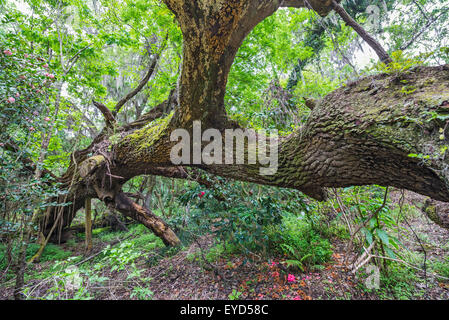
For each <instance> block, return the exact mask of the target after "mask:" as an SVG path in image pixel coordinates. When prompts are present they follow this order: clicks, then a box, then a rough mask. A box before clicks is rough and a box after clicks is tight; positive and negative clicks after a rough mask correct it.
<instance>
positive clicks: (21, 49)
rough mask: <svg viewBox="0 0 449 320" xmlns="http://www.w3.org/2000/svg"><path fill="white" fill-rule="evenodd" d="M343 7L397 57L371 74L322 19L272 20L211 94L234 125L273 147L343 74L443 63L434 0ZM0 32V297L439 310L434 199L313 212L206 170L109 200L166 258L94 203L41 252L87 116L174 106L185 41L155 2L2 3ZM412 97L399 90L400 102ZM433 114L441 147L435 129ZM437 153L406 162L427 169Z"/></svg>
mask: <svg viewBox="0 0 449 320" xmlns="http://www.w3.org/2000/svg"><path fill="white" fill-rule="evenodd" d="M341 5H342V6H343V7H344V8H345V9H346V11H347V12H348V14H349V15H350V16H352V17H353V18H355V19H356V20H357V22H358V23H359V24H360V25H362V26H363V27H364V28H365V30H367V31H368V32H369V33H370V34H371V35H373V36H374V37H375V38H376V39H377V40H378V41H379V42H380V43H381V44H382V46H383V47H384V48H385V49H386V50H387V51H388V53H389V55H390V57H391V58H392V60H393V62H392V63H391V64H389V65H386V64H383V63H379V61H378V57H377V56H376V55H375V53H374V52H373V51H372V49H371V48H370V47H369V46H368V45H367V44H366V43H365V42H364V41H363V40H362V39H361V38H360V37H359V36H358V34H357V33H356V32H355V31H354V30H353V28H351V27H349V26H347V25H346V24H345V23H344V22H343V21H342V20H341V19H340V17H339V16H338V15H337V14H336V13H335V12H331V13H330V14H329V15H327V16H326V17H320V16H319V15H318V14H317V13H316V12H314V11H313V10H308V9H305V8H302V9H299V8H282V9H279V10H278V11H277V12H276V13H275V14H273V15H272V16H269V17H268V18H266V19H265V20H264V21H263V22H261V23H260V24H259V25H258V26H256V28H255V29H254V30H253V31H252V32H251V33H250V34H249V36H248V37H247V38H246V39H245V41H244V42H243V45H242V46H241V47H240V49H239V51H238V53H237V56H236V60H235V62H234V64H233V66H232V69H231V72H230V75H229V79H228V83H227V91H226V96H225V105H226V111H227V112H228V114H229V115H230V117H231V118H232V119H233V120H234V121H236V122H238V123H239V124H241V125H242V126H243V127H251V128H256V129H276V130H278V131H279V135H281V136H287V135H289V134H291V133H292V132H294V130H296V129H297V128H298V127H300V126H301V125H303V124H304V123H306V121H307V119H308V117H309V115H310V112H311V105H313V104H314V103H315V102H314V101H319V100H320V99H322V98H323V97H325V96H326V95H327V94H329V93H331V92H332V91H334V90H335V89H337V88H340V87H342V86H345V85H346V84H348V83H350V82H352V81H355V80H356V79H359V78H361V77H364V76H368V75H375V74H381V73H390V74H391V73H395V72H406V71H408V70H412V69H413V68H415V67H418V66H438V65H445V64H449V37H448V32H449V24H448V21H449V20H448V18H449V10H448V6H447V5H448V3H447V1H443V0H417V1H410V0H385V1H383V0H380V1H374V2H373V1H355V0H354V1H353V0H347V1H342V3H341ZM0 20H1V22H0V49H1V52H0V68H1V69H0V121H1V123H0V126H1V130H0V206H1V213H0V241H1V242H0V296H1V298H2V299H10V298H12V297H15V298H16V299H180V298H182V299H189V298H196V299H295V300H304V299H448V298H449V291H448V290H449V282H448V280H449V252H448V251H449V235H448V233H447V230H446V229H444V227H447V226H449V223H447V222H445V221H440V223H439V225H438V224H435V223H434V221H432V220H435V219H431V218H429V216H430V217H431V216H432V212H435V211H439V212H444V213H446V215H447V210H448V209H447V208H446V206H445V204H443V203H437V202H430V200H429V199H428V198H426V197H424V196H421V195H417V194H415V193H412V192H409V191H405V190H400V189H397V188H391V187H390V188H386V187H381V186H376V185H374V186H356V187H348V188H342V189H330V190H329V198H328V199H327V200H326V201H324V202H318V201H316V200H313V199H311V198H309V197H307V196H305V195H304V194H302V193H301V192H299V191H296V190H292V189H284V188H278V187H268V186H261V185H257V184H253V183H248V182H239V181H234V180H231V179H225V178H220V177H217V176H214V175H212V174H210V173H206V172H202V171H200V172H199V173H198V172H197V171H195V175H196V176H194V177H192V176H191V177H188V178H187V179H175V178H168V177H161V176H156V175H145V176H139V177H135V178H133V179H131V180H129V181H128V182H127V183H126V184H125V185H124V186H123V192H124V193H126V195H127V196H128V197H130V198H132V199H133V200H134V201H135V202H136V203H138V204H139V205H141V206H142V207H145V208H148V209H149V210H151V211H152V212H153V213H154V214H155V215H156V216H158V217H161V218H163V219H164V220H165V221H166V222H167V223H168V225H170V226H171V227H172V229H173V230H174V231H175V233H176V234H177V236H178V237H179V239H180V241H181V244H180V245H178V246H176V247H166V246H165V245H164V243H163V242H162V240H161V239H159V238H158V237H156V236H155V235H154V234H153V233H151V231H149V230H148V229H147V228H145V227H144V226H143V225H140V224H136V223H135V221H134V220H132V219H130V218H129V217H126V216H124V215H122V214H121V213H120V212H118V211H117V210H115V209H114V208H112V207H110V206H107V205H106V204H105V203H104V202H102V201H99V200H96V199H95V200H92V204H91V206H92V207H91V213H89V214H88V215H86V214H85V212H86V210H85V209H81V210H79V212H78V215H77V216H76V217H75V219H74V220H73V221H72V223H71V226H70V228H69V229H70V230H69V232H65V233H64V234H62V233H58V227H57V225H55V226H56V229H55V230H54V236H53V238H52V239H51V242H52V243H49V244H47V245H46V246H45V249H43V248H44V246H42V241H43V239H42V236H41V235H40V234H39V232H38V231H39V228H38V217H39V215H42V214H43V213H45V212H46V210H49V208H51V207H54V206H57V207H61V208H63V207H65V206H70V205H71V203H70V202H69V201H67V202H62V203H61V202H51V201H49V199H54V198H61V197H62V198H64V197H65V195H66V193H64V191H61V190H62V189H61V188H59V187H58V183H55V181H57V177H59V176H61V175H62V174H64V172H66V170H67V168H68V167H69V165H70V161H71V155H72V153H73V152H74V151H76V150H81V149H83V148H86V147H88V146H89V145H90V144H91V143H92V141H93V140H94V139H95V138H96V137H97V136H98V135H99V134H101V133H102V132H103V130H104V128H105V127H107V124H106V125H105V119H104V112H102V111H101V108H102V107H101V106H103V107H106V108H107V109H108V110H110V111H111V112H113V111H114V110H117V109H119V112H117V113H116V114H114V117H115V119H116V121H117V122H118V124H120V125H123V126H125V125H126V124H130V123H133V122H134V121H136V120H138V119H140V118H141V117H142V116H144V115H145V114H147V113H148V112H150V111H151V110H153V108H155V106H160V105H161V103H163V102H164V101H166V100H167V99H168V100H169V101H170V99H171V98H172V95H173V91H172V88H176V86H177V83H178V79H179V77H180V73H181V66H182V50H183V43H182V39H183V37H182V33H181V30H180V28H179V26H178V23H177V21H176V20H175V18H174V15H173V14H172V13H171V11H170V10H169V9H168V8H167V7H166V6H165V4H163V3H162V2H160V1H152V0H145V1H143V0H125V1H111V0H99V1H96V0H93V1H75V0H74V1H71V0H69V1H40V0H26V1H4V0H3V1H0ZM136 89H139V90H137V92H136ZM415 90H416V89H415V88H414V87H413V86H408V85H407V83H404V84H403V92H402V93H403V94H404V95H407V94H412V93H413V92H414V91H415ZM130 93H133V95H132V97H131V98H129V99H127V98H126V97H127V96H129V94H130ZM122 102H124V103H123V105H121V106H120V107H119V108H117V106H119V105H120V104H121V103H122ZM99 104H100V105H101V106H100V107H99V106H98V105H99ZM431 116H432V117H433V120H435V119H436V120H437V121H440V122H441V123H442V124H443V125H442V126H441V131H440V136H441V140H445V139H446V134H447V130H446V129H447V123H448V122H447V121H448V120H449V116H447V115H440V114H435V115H431ZM106 120H107V119H106ZM114 138H115V139H117V140H118V139H119V138H120V136H119V135H111V137H110V138H109V140H110V142H111V144H113V143H114V141H112V140H114ZM446 149H447V147H442V148H441V149H440V150H433V151H432V152H430V153H429V154H412V155H410V156H411V157H414V158H417V159H420V160H421V161H423V162H425V161H428V160H429V159H430V160H431V159H432V157H433V156H435V157H440V156H442V155H443V157H444V154H445V152H446ZM189 174H190V173H189ZM87 216H88V217H87ZM86 221H89V222H88V223H89V224H91V225H92V227H89V226H88V228H89V229H92V230H93V231H92V239H89V237H90V236H88V237H87V239H86V234H87V235H89V232H88V233H86V232H85V229H86ZM40 248H42V249H43V252H39V249H40ZM36 253H38V255H37V256H36ZM31 260H34V261H33V263H31ZM367 266H374V269H375V270H379V272H380V282H379V286H377V287H374V288H373V287H371V286H370V285H369V283H370V282H369V281H370V279H371V278H370V277H371V276H372V274H370V272H369V270H370V269H367Z"/></svg>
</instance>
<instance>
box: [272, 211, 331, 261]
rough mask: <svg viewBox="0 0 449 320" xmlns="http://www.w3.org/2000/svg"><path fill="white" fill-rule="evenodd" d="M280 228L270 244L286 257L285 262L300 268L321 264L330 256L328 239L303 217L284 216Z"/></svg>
mask: <svg viewBox="0 0 449 320" xmlns="http://www.w3.org/2000/svg"><path fill="white" fill-rule="evenodd" d="M281 230H282V231H281V233H280V234H279V237H277V238H275V239H274V241H273V243H272V244H273V246H274V248H275V250H277V251H278V252H280V253H282V254H284V255H285V256H286V257H287V264H289V265H295V266H297V267H299V268H300V269H302V267H303V265H304V266H307V267H312V266H315V265H320V264H323V263H325V262H327V261H329V259H330V257H331V256H332V246H331V244H330V242H329V240H328V239H325V238H323V237H322V236H321V234H320V233H319V232H318V231H317V230H316V229H314V228H313V226H312V224H311V223H310V222H309V221H307V219H306V218H305V217H296V216H293V215H288V216H285V217H284V218H283V222H282V226H281Z"/></svg>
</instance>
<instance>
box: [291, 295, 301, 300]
mask: <svg viewBox="0 0 449 320" xmlns="http://www.w3.org/2000/svg"><path fill="white" fill-rule="evenodd" d="M293 300H302V298H301V297H300V296H296V297H294V298H293Z"/></svg>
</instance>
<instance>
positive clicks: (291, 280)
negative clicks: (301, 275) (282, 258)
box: [287, 274, 296, 282]
mask: <svg viewBox="0 0 449 320" xmlns="http://www.w3.org/2000/svg"><path fill="white" fill-rule="evenodd" d="M287 280H288V282H295V281H296V278H295V276H294V275H292V274H289V275H288V278H287Z"/></svg>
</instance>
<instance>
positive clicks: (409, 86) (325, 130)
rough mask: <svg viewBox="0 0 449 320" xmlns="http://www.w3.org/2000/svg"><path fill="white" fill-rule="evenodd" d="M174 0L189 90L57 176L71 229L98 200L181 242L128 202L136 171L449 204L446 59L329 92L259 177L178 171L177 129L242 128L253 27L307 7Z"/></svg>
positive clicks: (215, 169) (48, 220)
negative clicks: (400, 192) (230, 93)
mask: <svg viewBox="0 0 449 320" xmlns="http://www.w3.org/2000/svg"><path fill="white" fill-rule="evenodd" d="M164 2H165V3H166V5H167V6H168V8H169V9H170V10H172V11H173V13H174V14H175V16H176V18H177V20H178V22H179V24H180V27H181V30H182V32H183V36H184V51H183V68H182V74H181V78H180V81H179V88H177V90H176V91H174V94H171V95H170V98H169V99H168V100H167V101H166V102H164V103H162V104H161V105H159V106H157V107H155V108H154V109H153V110H152V111H150V112H149V113H147V114H145V115H143V116H142V117H141V118H140V119H138V120H137V121H135V122H134V123H131V124H127V125H124V126H122V127H118V126H117V125H115V127H114V130H111V128H108V127H106V128H105V129H104V131H103V132H102V133H101V134H100V135H99V136H98V137H97V138H96V139H95V140H94V141H93V143H92V144H91V146H89V147H88V148H87V149H85V150H80V151H77V152H75V153H74V154H73V155H72V162H71V165H70V167H69V168H68V170H67V172H66V174H65V175H64V176H63V177H61V178H60V179H59V181H60V182H62V183H63V184H64V185H65V187H66V188H67V189H69V194H68V196H67V200H68V201H70V202H72V204H71V205H70V206H67V207H65V208H64V210H63V211H61V214H62V215H63V216H62V219H60V221H61V228H62V229H64V228H67V227H68V226H69V225H70V223H71V221H72V219H73V217H74V215H75V214H76V211H77V210H78V209H80V208H81V207H82V206H83V205H84V201H85V199H86V198H87V197H91V198H98V199H100V200H102V201H104V202H105V203H106V204H107V205H108V206H110V207H112V208H115V209H117V210H119V211H120V212H122V213H123V214H125V215H127V216H129V217H131V218H133V219H135V220H137V221H139V222H141V223H143V224H144V225H146V226H147V227H148V228H150V229H151V230H152V231H153V232H155V234H157V235H158V236H159V237H161V239H162V240H163V241H164V243H166V244H167V245H176V244H178V243H179V240H178V238H177V237H176V235H175V234H174V232H173V231H172V230H171V229H170V228H169V226H168V225H167V224H166V223H165V222H163V221H162V220H161V219H160V218H159V217H157V216H155V215H154V214H152V213H151V211H149V210H148V209H146V208H143V207H141V206H139V205H137V204H136V203H134V202H133V201H132V200H130V199H129V198H128V197H127V196H126V195H125V194H124V193H123V192H122V191H121V188H122V186H123V184H124V183H126V181H128V180H129V179H131V178H133V177H135V176H138V175H146V174H151V175H161V176H168V177H173V178H183V179H192V178H193V179H195V175H196V176H197V174H196V172H195V169H196V168H200V169H203V170H206V171H208V172H210V173H213V174H216V175H220V176H223V177H228V178H233V179H238V180H242V181H250V182H255V183H260V184H267V185H273V186H279V187H288V188H295V189H297V190H300V191H302V192H303V193H305V194H307V195H309V196H310V197H313V198H315V199H318V200H324V199H325V198H326V188H328V187H347V186H351V185H368V184H378V185H383V186H394V187H398V188H403V189H408V190H412V191H415V192H418V193H421V194H423V195H427V196H429V197H431V198H433V199H436V200H440V201H445V202H449V188H448V183H447V182H448V171H447V168H448V161H447V159H445V157H444V154H441V155H438V152H439V150H440V148H441V147H442V146H443V145H445V144H447V143H448V141H446V140H447V139H446V138H444V139H443V140H441V137H440V135H441V133H440V129H441V128H445V123H442V122H441V121H439V120H438V119H436V118H435V117H434V115H435V114H438V113H445V114H448V113H449V67H448V66H441V67H420V68H417V69H414V70H410V71H406V72H402V73H391V74H381V75H376V76H371V77H367V78H364V79H361V80H359V81H357V82H354V83H351V84H348V85H346V86H345V87H342V88H340V89H338V90H336V91H335V92H333V93H331V94H330V95H328V96H327V97H326V98H325V99H323V100H322V101H321V102H320V103H318V104H317V105H316V106H314V107H313V110H312V112H311V115H310V117H309V119H308V121H307V123H306V124H305V125H304V126H303V127H301V128H299V129H298V130H297V131H296V132H295V133H294V134H292V135H290V136H288V137H284V138H277V139H274V140H275V141H274V140H273V142H276V143H278V144H279V170H278V171H277V173H276V174H275V175H272V176H261V175H259V170H258V169H259V166H258V165H208V166H206V165H196V166H192V168H180V167H174V166H173V164H172V163H171V161H170V150H171V147H172V146H173V145H174V144H175V143H174V142H171V141H170V133H171V132H172V131H173V130H174V129H177V128H185V129H186V130H189V131H191V130H192V126H193V121H194V120H200V121H201V122H202V127H203V130H206V129H207V128H216V129H220V130H221V131H223V130H224V129H227V128H236V127H238V124H236V123H234V122H232V121H230V120H229V119H228V117H227V115H226V111H225V107H224V95H225V90H226V83H227V77H228V73H229V70H230V68H231V65H232V62H233V60H234V57H235V54H236V52H237V50H238V49H239V47H240V45H241V43H242V41H243V40H244V38H245V37H246V35H247V34H248V33H249V32H250V31H251V30H252V29H253V28H254V27H255V26H256V25H257V24H258V23H259V22H261V21H262V20H263V19H264V18H266V17H267V16H269V15H271V14H273V13H274V12H275V11H276V10H277V9H278V8H279V7H281V6H292V7H304V6H305V3H304V1H293V0H290V1H272V0H271V1H268V0H226V1H224V0H198V1H190V0H165V1H164ZM308 5H311V6H312V7H313V9H314V10H316V11H317V12H319V13H320V14H321V15H326V14H327V13H328V12H329V11H330V10H331V5H332V1H325V0H315V1H312V0H309V1H308ZM171 109H174V111H173V112H171V113H170V111H171ZM112 135H114V139H111V136H112ZM447 136H448V137H449V134H448V135H447ZM112 141H118V142H116V143H113V142H112ZM412 153H413V154H432V155H433V158H432V159H427V160H422V159H419V158H416V157H410V156H409V154H412ZM197 177H198V176H197ZM61 200H62V199H61ZM57 218H58V211H57V210H53V211H49V214H48V215H46V216H45V217H44V218H43V219H42V227H43V228H42V229H43V231H44V234H45V233H47V234H48V230H50V229H51V226H52V225H53V223H54V222H55V221H56V220H57Z"/></svg>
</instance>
